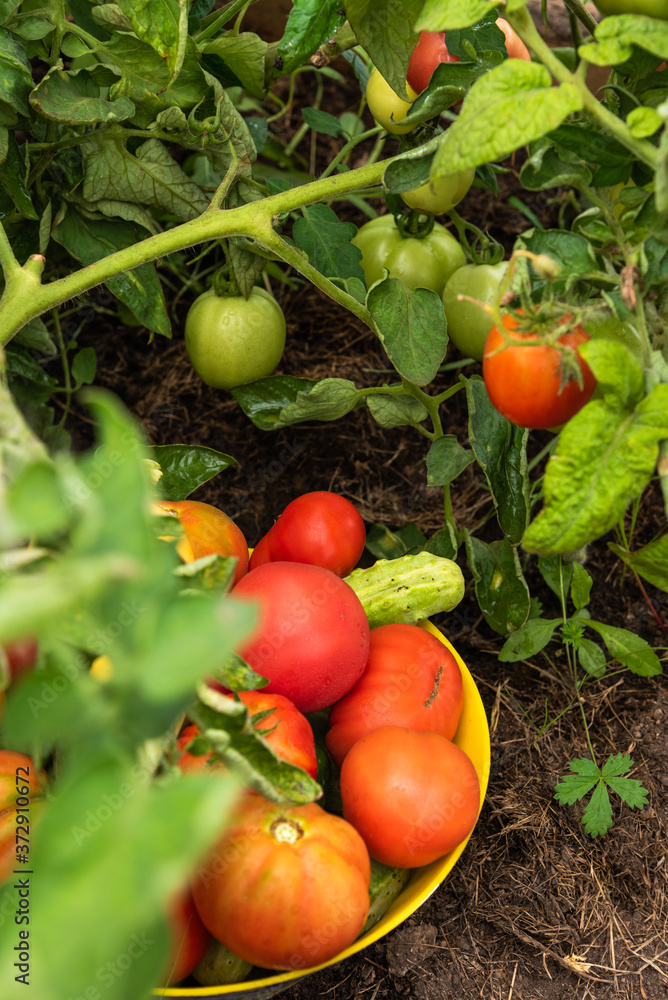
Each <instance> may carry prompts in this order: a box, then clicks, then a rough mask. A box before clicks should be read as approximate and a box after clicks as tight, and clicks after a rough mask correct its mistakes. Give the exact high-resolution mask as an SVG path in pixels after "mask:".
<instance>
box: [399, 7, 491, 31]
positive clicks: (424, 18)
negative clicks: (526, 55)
mask: <svg viewBox="0 0 668 1000" xmlns="http://www.w3.org/2000/svg"><path fill="white" fill-rule="evenodd" d="M496 6H497V4H496V3H494V2H490V0H448V2H447V3H444V2H443V0H426V2H425V4H424V6H423V7H422V12H421V14H420V16H419V18H418V21H417V24H416V25H415V27H416V29H417V30H418V31H443V30H444V29H445V30H450V29H452V28H468V26H469V25H470V24H476V23H477V22H478V21H482V19H483V18H484V17H486V16H487V14H489V13H490V11H492V10H494V8H495V7H496Z"/></svg>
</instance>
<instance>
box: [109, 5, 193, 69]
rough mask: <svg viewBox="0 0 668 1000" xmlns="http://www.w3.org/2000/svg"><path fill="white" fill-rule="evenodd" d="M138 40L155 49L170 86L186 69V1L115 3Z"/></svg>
mask: <svg viewBox="0 0 668 1000" xmlns="http://www.w3.org/2000/svg"><path fill="white" fill-rule="evenodd" d="M116 3H117V4H118V6H119V7H120V9H121V10H122V11H123V13H124V14H125V15H126V16H127V17H128V18H129V20H130V23H131V24H132V28H133V30H134V32H135V34H136V35H137V37H138V38H141V39H142V41H145V42H148V44H149V45H150V46H151V47H152V48H153V49H155V51H156V52H157V53H158V54H159V55H160V56H162V58H163V59H164V60H165V63H166V64H167V69H168V72H169V78H170V82H171V81H172V80H174V79H176V77H177V76H178V75H179V71H180V69H181V66H182V65H183V57H184V52H185V43H186V39H187V37H188V3H187V2H186V0H116Z"/></svg>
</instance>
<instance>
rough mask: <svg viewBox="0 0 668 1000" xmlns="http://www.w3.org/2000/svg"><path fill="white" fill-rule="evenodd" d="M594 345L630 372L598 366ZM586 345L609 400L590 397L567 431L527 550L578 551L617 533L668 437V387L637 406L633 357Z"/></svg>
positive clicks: (547, 479)
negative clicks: (614, 531) (611, 530)
mask: <svg viewBox="0 0 668 1000" xmlns="http://www.w3.org/2000/svg"><path fill="white" fill-rule="evenodd" d="M592 345H593V346H595V347H596V348H598V346H599V345H601V346H602V347H603V349H604V350H605V351H610V350H611V349H612V350H616V352H617V356H618V358H619V361H620V362H621V363H622V364H623V365H624V366H625V367H624V369H621V370H620V369H619V368H615V369H614V370H610V371H607V370H604V369H603V368H599V367H598V366H596V367H595V366H594V364H593V363H592V362H593V361H594V352H593V351H589V350H588V348H589V347H590V346H592ZM585 346H586V348H587V351H586V360H587V361H589V363H590V364H591V365H592V367H593V368H594V373H595V374H596V375H597V377H599V373H600V376H601V378H602V381H601V383H600V385H601V388H602V391H603V394H604V398H603V399H594V400H591V401H590V402H589V403H588V404H587V405H586V406H585V407H584V408H583V409H582V410H580V412H579V413H577V414H576V415H575V416H574V417H573V418H572V419H571V420H569V422H568V423H567V424H566V426H565V427H564V428H563V430H562V431H561V434H560V435H559V442H558V444H557V448H556V451H555V453H554V455H553V456H552V457H551V458H550V460H549V462H548V464H547V468H546V471H545V478H544V481H543V499H544V507H543V509H542V510H541V511H540V513H539V514H538V516H537V517H536V518H535V519H534V521H533V522H532V523H531V525H530V526H529V527H528V529H527V531H526V534H525V536H524V539H523V541H522V545H523V547H524V548H525V549H526V550H527V552H537V553H538V554H539V555H550V554H554V553H559V552H571V551H574V550H576V549H578V548H580V547H581V546H583V545H585V544H587V543H588V542H590V541H592V540H593V539H595V538H599V537H600V536H601V535H604V534H605V533H606V532H607V531H609V530H610V529H611V528H613V527H614V525H615V524H616V523H617V522H618V521H620V520H621V519H622V518H623V516H624V513H625V511H626V508H627V506H628V505H629V503H630V502H631V501H632V500H633V499H634V497H636V496H640V494H641V493H642V491H643V490H644V489H645V487H646V486H647V484H648V483H649V481H650V479H651V478H652V475H653V474H654V470H655V466H656V462H657V458H658V449H659V441H661V440H662V439H663V438H665V437H668V385H657V386H656V387H655V388H654V389H653V390H652V392H651V393H650V394H649V395H648V396H646V397H645V398H644V399H641V401H640V402H639V403H638V404H637V406H635V407H633V400H634V399H635V398H637V394H638V392H639V391H642V385H641V384H640V385H638V382H637V377H636V376H637V374H638V372H639V370H640V369H639V366H638V365H637V363H636V362H635V361H633V360H632V359H631V356H630V355H629V352H628V351H627V350H624V349H623V346H622V345H620V344H614V343H612V342H610V341H607V342H604V341H598V342H593V341H592V342H591V345H590V344H588V345H585ZM584 355H585V351H583V356H584ZM636 368H637V369H638V372H636ZM627 407H628V408H627Z"/></svg>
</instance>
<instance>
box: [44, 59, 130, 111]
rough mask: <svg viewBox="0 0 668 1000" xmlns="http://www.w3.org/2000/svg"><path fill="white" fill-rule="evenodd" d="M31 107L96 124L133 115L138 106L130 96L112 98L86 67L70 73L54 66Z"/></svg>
mask: <svg viewBox="0 0 668 1000" xmlns="http://www.w3.org/2000/svg"><path fill="white" fill-rule="evenodd" d="M30 104H31V106H32V107H33V108H34V109H35V110H36V111H37V112H38V113H39V114H40V115H43V117H44V118H49V119H50V120H51V121H57V122H64V123H66V124H68V125H92V124H96V123H98V122H103V123H105V124H109V123H113V122H121V121H125V120H126V119H127V118H132V116H133V115H134V113H135V106H134V104H133V103H132V101H130V100H129V99H128V98H127V97H119V98H118V99H117V100H115V101H109V100H106V99H105V98H103V97H102V96H101V94H100V88H99V87H98V85H97V84H96V83H95V80H94V79H93V77H92V76H91V75H90V74H89V73H87V72H86V71H85V70H81V71H79V72H66V71H65V70H62V69H59V68H57V67H54V68H53V69H52V70H50V72H49V73H47V74H46V76H45V77H43V79H42V80H40V82H39V83H38V84H37V86H36V87H35V89H34V90H33V92H32V93H31V95H30Z"/></svg>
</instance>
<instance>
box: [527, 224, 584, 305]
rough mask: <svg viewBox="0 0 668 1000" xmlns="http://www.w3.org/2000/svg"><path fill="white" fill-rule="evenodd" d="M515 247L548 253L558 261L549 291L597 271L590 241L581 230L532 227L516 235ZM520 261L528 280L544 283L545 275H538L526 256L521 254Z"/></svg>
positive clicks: (559, 291)
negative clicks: (556, 270) (570, 230)
mask: <svg viewBox="0 0 668 1000" xmlns="http://www.w3.org/2000/svg"><path fill="white" fill-rule="evenodd" d="M514 249H515V250H528V251H530V253H534V254H545V255H546V256H548V257H551V258H552V260H554V261H556V262H557V263H558V265H559V274H558V277H557V279H556V281H552V282H549V283H548V294H552V295H556V294H563V292H564V291H568V290H569V289H570V288H572V287H573V285H575V284H576V283H577V282H578V281H582V280H584V279H585V278H586V276H587V275H588V274H592V273H595V272H597V271H598V264H597V262H596V257H595V256H594V251H593V250H592V247H591V244H590V243H589V241H588V240H586V239H585V238H584V236H580V235H579V233H570V232H567V231H565V230H563V229H529V230H527V231H526V232H525V233H523V234H522V235H521V236H520V237H519V238H518V239H517V241H516V243H515V247H514ZM518 265H519V266H518V269H517V270H518V272H519V274H521V275H525V276H526V279H527V282H528V281H529V280H531V282H532V283H533V284H536V283H537V284H545V279H544V278H542V277H538V276H536V275H535V272H534V271H533V268H532V267H531V265H530V264H529V261H528V260H527V259H526V258H524V259H522V258H520V259H519V260H518Z"/></svg>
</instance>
